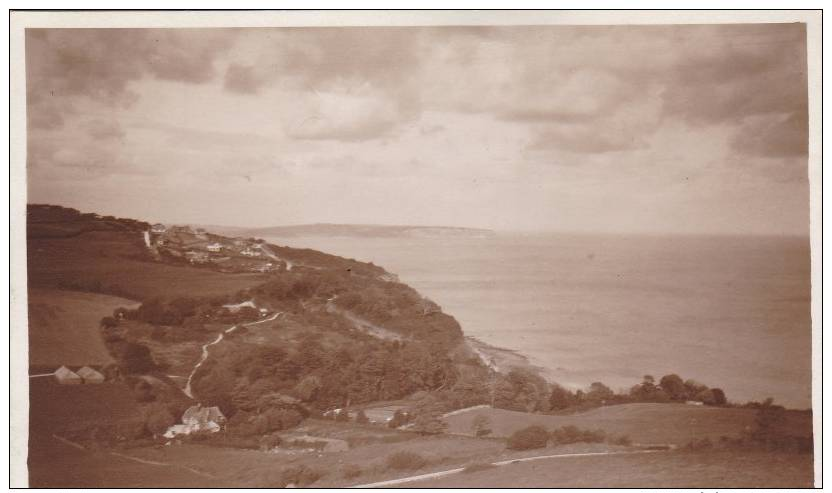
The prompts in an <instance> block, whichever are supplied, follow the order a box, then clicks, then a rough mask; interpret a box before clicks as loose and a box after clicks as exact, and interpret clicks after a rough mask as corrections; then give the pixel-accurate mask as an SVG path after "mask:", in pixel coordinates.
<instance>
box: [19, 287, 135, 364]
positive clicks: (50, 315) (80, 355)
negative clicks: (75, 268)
mask: <svg viewBox="0 0 832 493" xmlns="http://www.w3.org/2000/svg"><path fill="white" fill-rule="evenodd" d="M134 305H136V303H135V302H133V301H130V300H127V299H124V298H118V297H115V296H107V295H102V294H93V293H80V292H75V291H64V290H57V289H30V290H29V364H30V365H31V366H35V367H55V368H57V367H58V366H60V365H69V366H81V365H103V364H107V363H110V362H112V357H111V356H110V354H109V353H108V352H107V349H106V348H105V347H104V343H103V342H102V340H101V335H100V333H99V329H98V325H99V322H100V321H101V318H102V317H104V316H107V315H112V313H113V310H115V309H116V308H118V307H120V306H124V307H133V306H134ZM53 369H54V368H53Z"/></svg>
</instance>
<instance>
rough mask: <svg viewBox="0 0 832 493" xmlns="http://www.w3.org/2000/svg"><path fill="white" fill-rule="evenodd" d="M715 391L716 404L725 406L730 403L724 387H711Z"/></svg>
mask: <svg viewBox="0 0 832 493" xmlns="http://www.w3.org/2000/svg"><path fill="white" fill-rule="evenodd" d="M711 390H712V391H713V393H714V405H715V406H724V405H726V404H728V399H727V398H726V397H725V391H723V390H722V389H711Z"/></svg>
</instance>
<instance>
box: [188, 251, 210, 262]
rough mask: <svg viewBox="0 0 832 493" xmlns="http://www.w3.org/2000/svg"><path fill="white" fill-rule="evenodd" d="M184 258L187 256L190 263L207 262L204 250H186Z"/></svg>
mask: <svg viewBox="0 0 832 493" xmlns="http://www.w3.org/2000/svg"><path fill="white" fill-rule="evenodd" d="M185 258H187V259H188V260H189V261H190V262H191V263H192V264H204V263H206V262H208V254H207V253H205V252H194V251H188V252H185Z"/></svg>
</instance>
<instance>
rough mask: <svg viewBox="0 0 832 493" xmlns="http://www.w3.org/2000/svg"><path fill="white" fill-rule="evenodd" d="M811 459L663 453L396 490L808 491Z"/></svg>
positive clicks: (505, 470) (519, 467) (528, 467)
mask: <svg viewBox="0 0 832 493" xmlns="http://www.w3.org/2000/svg"><path fill="white" fill-rule="evenodd" d="M812 477H813V461H812V456H811V455H793V454H781V453H771V452H754V453H742V454H738V453H735V452H732V451H717V452H713V451H711V452H697V453H685V452H665V453H655V454H643V455H642V454H639V455H617V456H616V455H613V456H595V457H570V458H562V459H548V460H542V461H538V462H525V463H517V464H509V465H506V466H503V467H498V468H493V469H486V470H482V471H477V472H472V473H461V474H456V475H453V476H448V477H445V478H441V479H434V480H428V481H419V482H415V483H408V484H405V485H402V486H403V487H418V488H475V487H481V486H483V485H488V486H489V487H492V488H708V489H711V488H810V487H812V486H813V484H812Z"/></svg>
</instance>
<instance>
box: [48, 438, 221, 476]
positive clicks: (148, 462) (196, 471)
mask: <svg viewBox="0 0 832 493" xmlns="http://www.w3.org/2000/svg"><path fill="white" fill-rule="evenodd" d="M52 438H54V439H55V440H58V441H59V442H61V443H63V444H65V445H69V446H70V447H74V448H77V449H78V450H83V451H85V452H87V451H88V450H87V448H86V447H84V446H83V445H81V444H80V443H77V442H73V441H72V440H68V439H66V438H64V437H62V436H60V435H55V434H53V435H52ZM108 454H110V455H112V456H113V457H120V458H122V459H127V460H129V461H133V462H138V463H139V464H145V465H150V466H164V467H173V468H178V469H184V470H186V471H188V472H191V473H193V474H196V475H197V476H201V477H203V478H208V479H217V477H216V476H214V475H212V474H208V473H207V472H203V471H200V470H199V469H194V468H193V467H189V466H183V465H180V464H171V463H169V462H158V461H154V460H147V459H142V458H139V457H134V456H132V455H127V454H122V453H121V452H114V451H110V452H108Z"/></svg>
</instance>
